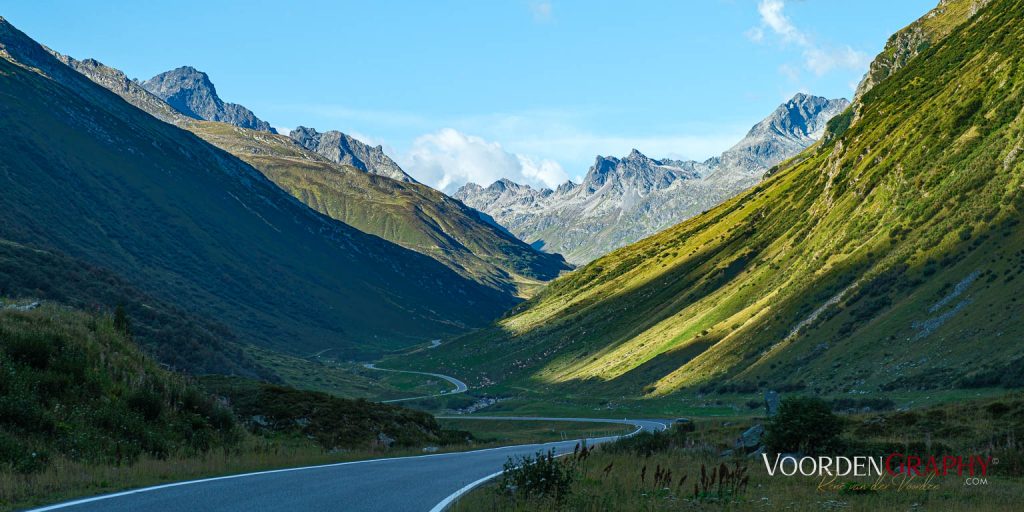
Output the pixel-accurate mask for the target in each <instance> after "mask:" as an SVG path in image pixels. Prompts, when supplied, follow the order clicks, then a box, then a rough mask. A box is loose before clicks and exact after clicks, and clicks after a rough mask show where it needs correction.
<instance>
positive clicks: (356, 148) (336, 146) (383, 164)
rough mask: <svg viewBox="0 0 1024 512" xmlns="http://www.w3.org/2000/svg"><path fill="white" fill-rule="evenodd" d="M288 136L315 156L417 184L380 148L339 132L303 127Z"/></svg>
mask: <svg viewBox="0 0 1024 512" xmlns="http://www.w3.org/2000/svg"><path fill="white" fill-rule="evenodd" d="M288 135H289V137H291V138H292V140H294V141H295V142H296V143H298V144H299V145H300V146H302V147H304V148H306V149H308V150H310V151H313V152H315V153H318V154H320V155H321V156H324V157H326V158H327V159H328V160H331V161H332V162H337V163H339V164H345V165H351V166H352V167H355V168H356V169H359V170H362V171H366V172H368V173H370V174H377V175H379V176H386V177H388V178H391V179H394V180H398V181H404V182H407V183H414V182H415V181H416V180H414V179H412V176H409V175H408V174H406V173H405V171H403V170H402V168H401V167H399V166H398V164H397V163H395V161H394V160H392V159H391V158H389V157H388V156H387V155H386V154H384V148H383V147H382V146H376V147H374V146H370V145H369V144H364V143H363V142H362V141H360V140H358V139H356V138H354V137H351V136H349V135H346V134H344V133H341V132H339V131H335V130H332V131H328V132H323V133H320V132H318V131H316V130H314V129H313V128H306V127H305V126H300V127H298V128H296V129H294V130H292V131H291V133H289V134H288Z"/></svg>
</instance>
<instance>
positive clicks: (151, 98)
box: [50, 50, 190, 126]
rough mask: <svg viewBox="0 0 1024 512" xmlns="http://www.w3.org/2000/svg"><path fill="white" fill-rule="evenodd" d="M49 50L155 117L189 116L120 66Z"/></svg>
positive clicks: (180, 119)
mask: <svg viewBox="0 0 1024 512" xmlns="http://www.w3.org/2000/svg"><path fill="white" fill-rule="evenodd" d="M50 53H52V54H53V56H54V57H57V59H58V60H60V61H61V62H63V63H64V64H67V65H68V66H70V67H71V68H72V69H74V70H75V71H78V72H79V73H81V74H83V75H85V76H87V77H89V79H90V80H92V81H93V82H96V83H98V84H100V85H102V86H103V87H106V88H107V89H109V90H110V91H112V92H114V93H116V94H117V95H118V96H121V97H122V98H124V99H125V100H126V101H128V103H131V104H132V105H135V106H136V107H138V108H139V109H141V110H144V111H146V112H148V113H149V114H150V115H152V116H153V117H156V118H157V119H159V120H161V121H163V122H165V123H171V124H173V125H177V126H184V125H185V124H186V123H188V122H189V119H190V118H188V117H185V116H184V115H183V114H181V113H180V112H178V111H177V110H175V109H174V108H172V107H171V106H170V105H168V104H167V102H165V101H164V100H162V99H160V98H158V97H156V95H154V94H153V93H151V92H149V91H147V90H146V89H144V88H143V87H142V86H141V85H140V84H139V83H138V82H136V81H134V80H131V79H130V78H128V76H127V75H125V74H124V72H122V71H121V70H119V69H115V68H112V67H110V66H107V65H104V64H103V63H102V62H99V61H97V60H95V59H85V60H77V59H75V58H73V57H69V56H67V55H62V54H60V53H57V52H55V51H53V50H50Z"/></svg>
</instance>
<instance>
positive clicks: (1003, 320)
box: [407, 0, 1024, 396]
mask: <svg viewBox="0 0 1024 512" xmlns="http://www.w3.org/2000/svg"><path fill="white" fill-rule="evenodd" d="M1022 13H1024V3H1022V2H1020V1H1018V0H998V1H992V2H991V3H989V4H988V6H987V7H985V8H983V9H981V10H980V11H979V12H978V13H977V14H976V15H974V16H973V17H971V18H970V19H969V20H967V21H965V22H963V23H961V24H959V25H957V26H956V27H955V28H953V29H951V30H950V32H949V35H948V36H946V37H945V38H944V39H942V40H940V41H938V42H936V43H935V44H933V45H931V46H928V47H927V48H923V49H921V52H920V54H919V55H918V57H916V58H914V59H912V60H910V61H909V62H908V63H907V64H906V65H905V66H904V67H902V68H901V69H900V70H899V71H898V72H896V73H893V74H892V75H891V76H889V77H888V78H887V79H885V80H884V81H882V82H881V83H879V84H876V85H875V86H874V87H873V88H871V90H869V91H868V92H867V93H866V94H864V95H863V97H862V98H861V100H860V103H859V104H858V105H856V106H855V108H857V109H858V111H859V112H860V118H859V120H858V121H857V122H855V123H852V125H851V123H850V122H849V120H850V119H849V117H848V115H844V116H840V117H839V118H837V119H838V120H837V121H834V122H833V124H832V126H831V131H832V134H831V135H830V136H829V137H828V138H827V141H826V142H823V143H821V144H819V145H817V146H815V147H812V148H810V149H809V150H808V151H806V152H805V153H803V154H802V155H800V156H799V157H798V158H796V159H794V160H793V161H791V162H790V163H788V164H785V165H783V166H781V168H780V169H778V170H776V171H775V172H774V173H773V174H772V176H771V177H770V178H768V179H767V180H766V181H765V182H763V183H762V184H760V185H759V186H757V187H755V188H754V189H752V190H750V191H748V192H747V193H744V194H742V195H740V196H738V197H736V198H734V199H733V200H730V201H728V202H727V203H725V204H723V205H721V206H719V207H717V208H715V209H713V210H711V211H710V212H708V213H706V214H704V215H701V216H699V217H696V218H694V219H691V220H689V221H686V222H684V223H682V224H680V225H678V226H675V227H673V228H671V229H669V230H666V231H664V232H662V233H660V234H658V235H655V236H653V237H651V238H648V239H646V240H643V241H641V242H639V243H636V244H633V245H631V246H628V247H625V248H623V249H621V250H619V251H616V252H614V253H612V254H610V255H608V256H606V257H604V258H601V259H599V260H597V261H595V262H593V263H591V264H589V265H587V266H586V267H583V268H581V269H579V270H577V271H575V272H573V273H572V274H570V275H568V276H566V277H564V278H561V279H559V280H557V281H555V282H554V283H552V284H551V285H549V286H548V287H547V288H546V289H545V291H544V292H543V293H541V294H540V295H539V296H537V297H535V298H534V299H532V300H530V301H528V302H526V303H524V304H521V305H520V306H518V307H517V308H516V309H515V310H514V311H513V313H512V314H510V315H509V316H508V317H506V318H504V319H503V320H501V321H500V322H499V323H498V325H497V326H495V327H493V328H491V329H487V330H484V331H481V332H479V333H476V334H472V335H469V336H467V337H464V338H461V339H460V340H458V341H457V342H454V343H451V344H448V345H445V346H442V347H440V348H439V349H437V350H435V351H431V353H429V354H425V355H420V356H418V359H417V360H415V361H413V360H410V361H409V362H408V363H407V364H409V365H410V366H414V365H421V366H423V367H426V366H430V367H439V366H447V367H448V368H449V370H450V371H452V372H453V374H455V375H460V376H464V377H471V376H473V375H475V377H476V381H477V382H478V383H489V382H495V381H504V382H505V384H506V385H509V386H519V385H521V386H526V387H531V388H538V387H544V386H547V387H552V388H553V389H564V388H579V389H584V390H588V391H589V392H591V393H600V392H606V393H609V394H615V395H619V394H631V395H641V394H643V395H647V396H651V395H662V394H668V393H673V392H676V391H679V390H682V389H698V388H703V389H704V390H707V389H714V388H715V387H723V388H725V387H726V385H728V386H730V387H731V388H732V389H745V390H749V391H755V390H757V389H759V388H764V387H766V386H768V385H769V383H770V385H771V386H772V387H779V386H783V387H789V388H792V389H800V388H807V389H809V390H814V391H817V392H821V393H836V394H838V393H868V392H877V391H879V390H892V389H931V388H937V387H954V386H990V385H1004V386H1019V385H1021V383H1022V382H1021V380H1020V372H1019V368H1020V367H1021V363H1022V361H1024V360H1022V359H1021V356H1022V354H1024V344H1022V343H1021V337H1022V336H1024V303H1022V300H1024V299H1021V297H1022V293H1021V292H1022V291H1024V275H1022V274H1024V226H1022V225H1021V220H1022V218H1024V159H1022V158H1021V156H1022V154H1021V153H1022V148H1024V114H1022V111H1021V108H1020V106H1021V104H1022V103H1024V51H1022V50H1021V48H1024V23H1022V21H1024V18H1022Z"/></svg>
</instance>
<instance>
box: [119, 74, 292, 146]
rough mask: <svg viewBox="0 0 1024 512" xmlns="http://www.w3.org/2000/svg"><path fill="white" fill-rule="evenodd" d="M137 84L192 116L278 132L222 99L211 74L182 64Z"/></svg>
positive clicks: (249, 113) (181, 111)
mask: <svg viewBox="0 0 1024 512" xmlns="http://www.w3.org/2000/svg"><path fill="white" fill-rule="evenodd" d="M139 85H141V86H142V87H143V88H145V89H146V90H147V91H149V92H151V93H153V94H154V95H156V96H157V97H158V98H160V99H162V100H164V101H165V102H167V104H168V105H170V106H171V107H173V108H174V109H175V110H177V111H178V112H180V113H182V114H184V115H186V116H188V117H191V118H193V119H202V120H205V121H219V122H222V123H228V124H233V125H235V126H240V127H242V128H249V129H252V130H259V131H263V132H270V133H277V132H276V131H275V130H274V129H273V128H272V127H271V126H270V123H267V122H266V121H263V120H261V119H260V118H258V117H256V114H253V113H252V111H251V110H249V109H247V108H245V107H243V106H241V105H238V104H235V103H225V102H224V101H223V100H221V99H220V97H219V96H217V89H216V88H215V87H214V86H213V82H211V81H210V77H209V76H207V74H206V73H203V72H202V71H199V70H197V69H196V68H193V67H192V66H182V67H180V68H178V69H173V70H171V71H167V72H164V73H160V74H159V75H156V76H154V77H153V78H150V79H149V80H146V81H145V82H139Z"/></svg>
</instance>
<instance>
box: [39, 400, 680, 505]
mask: <svg viewBox="0 0 1024 512" xmlns="http://www.w3.org/2000/svg"><path fill="white" fill-rule="evenodd" d="M524 419H525V418H524ZM538 419H546V420H555V419H557V420H564V421H587V422H590V421H601V422H605V423H624V424H629V425H634V426H636V427H637V430H636V432H639V431H641V430H651V431H657V430H663V429H664V428H665V427H666V422H665V421H656V420H621V419H605V420H599V419H594V418H538ZM616 437H618V436H610V437H602V438H596V439H589V440H587V441H588V443H590V444H598V443H602V442H606V441H611V440H613V439H615V438H616ZM578 441H579V440H572V441H559V442H554V443H544V444H532V445H520V446H506V447H501V448H488V449H484V450H475V451H471V452H458V453H439V454H432V455H420V456H415V457H401V458H392V459H377V460H368V461H356V462H342V463H338V464H327V465H323V466H311V467H305V468H293V469H282V470H276V471H265V472H260V473H248V474H242V475H232V476H226V477H219V478H211V479H206V480H195V481H190V482H179V483H174V484H167V485H161V486H156V487H148V488H144V489H137V490H134V491H126V492H122V493H115V494H108V495H104V496H97V497H95V498H86V499H82V500H77V501H71V502H67V503H62V504H57V505H52V506H49V507H43V508H39V509H35V511H37V512H42V511H46V510H64V509H67V510H68V511H69V512H88V511H96V512H100V511H102V512H193V511H197V510H202V511H212V512H253V511H256V512H263V511H266V512H270V511H275V512H276V511H293V510H317V511H319V510H324V511H333V510H336V511H344V512H378V511H385V512H392V511H395V512H416V511H420V512H427V511H431V512H434V511H440V510H443V508H444V507H445V506H446V505H447V504H448V503H450V501H451V500H452V499H453V497H454V496H456V495H458V494H459V493H460V492H465V491H467V490H468V489H470V488H471V487H472V486H473V485H474V484H477V485H478V484H480V483H482V482H483V481H485V480H486V479H487V478H488V477H494V476H497V475H498V474H500V472H501V469H502V466H503V465H504V463H505V461H506V460H507V459H508V458H509V457H510V456H520V455H531V454H534V453H536V452H537V451H538V450H545V451H546V450H549V449H554V450H555V453H556V454H564V453H571V452H572V451H573V448H574V447H575V446H576V443H577V442H578Z"/></svg>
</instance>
